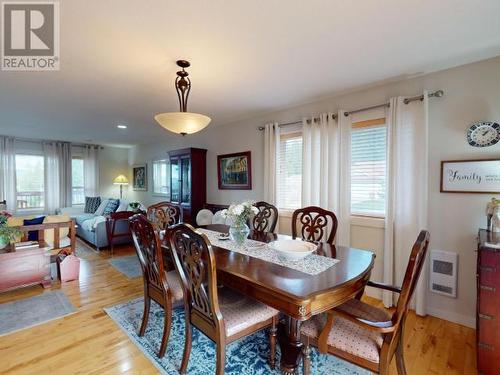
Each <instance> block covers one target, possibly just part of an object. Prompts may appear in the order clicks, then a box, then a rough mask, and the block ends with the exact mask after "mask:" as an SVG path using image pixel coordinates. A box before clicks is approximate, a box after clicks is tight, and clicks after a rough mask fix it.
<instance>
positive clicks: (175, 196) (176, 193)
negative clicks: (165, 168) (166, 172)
mask: <svg viewBox="0 0 500 375" xmlns="http://www.w3.org/2000/svg"><path fill="white" fill-rule="evenodd" d="M180 179H181V175H180V165H179V158H172V159H170V200H171V201H172V202H173V203H179V202H180V195H181V181H180Z"/></svg>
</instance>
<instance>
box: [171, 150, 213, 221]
mask: <svg viewBox="0 0 500 375" xmlns="http://www.w3.org/2000/svg"><path fill="white" fill-rule="evenodd" d="M168 155H169V158H170V202H171V203H174V204H177V205H180V206H181V208H182V216H183V219H184V222H186V223H190V224H195V218H196V215H197V214H198V211H200V210H201V209H202V208H204V207H203V206H204V205H205V203H206V200H207V162H206V158H207V150H205V149H201V148H185V149H181V150H174V151H169V153H168Z"/></svg>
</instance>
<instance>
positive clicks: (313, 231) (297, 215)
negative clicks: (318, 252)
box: [292, 206, 338, 244]
mask: <svg viewBox="0 0 500 375" xmlns="http://www.w3.org/2000/svg"><path fill="white" fill-rule="evenodd" d="M299 225H300V227H299ZM337 226H338V220H337V216H335V214H334V213H333V212H331V211H328V210H325V209H323V208H321V207H316V206H309V207H304V208H299V209H297V210H295V211H294V212H293V214H292V238H294V239H295V238H297V237H298V236H299V232H300V237H301V238H302V239H303V240H306V241H313V242H321V241H323V242H328V243H329V244H333V240H334V239H335V234H336V233H337Z"/></svg>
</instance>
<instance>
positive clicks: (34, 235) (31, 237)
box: [23, 216, 45, 241]
mask: <svg viewBox="0 0 500 375" xmlns="http://www.w3.org/2000/svg"><path fill="white" fill-rule="evenodd" d="M43 219H45V216H40V217H35V218H34V219H29V220H28V219H24V220H23V225H37V224H43ZM28 241H38V231H37V230H32V231H29V232H28Z"/></svg>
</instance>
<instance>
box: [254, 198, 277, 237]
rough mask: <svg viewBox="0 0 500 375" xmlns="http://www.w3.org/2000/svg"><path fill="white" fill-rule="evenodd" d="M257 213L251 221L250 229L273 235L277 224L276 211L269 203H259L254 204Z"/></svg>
mask: <svg viewBox="0 0 500 375" xmlns="http://www.w3.org/2000/svg"><path fill="white" fill-rule="evenodd" d="M254 206H255V207H257V208H258V209H259V213H258V214H256V215H255V216H254V217H253V219H252V227H253V229H254V230H256V231H258V232H271V233H274V230H275V229H276V224H277V223H278V209H277V208H276V207H275V206H273V205H272V204H270V203H267V202H264V201H260V202H257V203H255V204H254Z"/></svg>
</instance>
